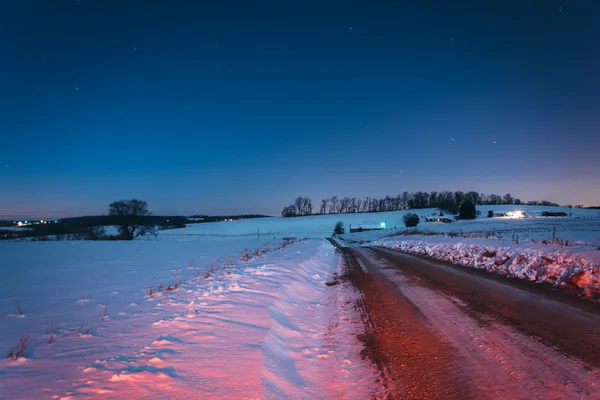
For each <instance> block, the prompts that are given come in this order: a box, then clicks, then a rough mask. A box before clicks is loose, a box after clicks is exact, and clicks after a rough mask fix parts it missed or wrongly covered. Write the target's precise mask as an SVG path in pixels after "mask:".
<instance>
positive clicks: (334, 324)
mask: <svg viewBox="0 0 600 400" xmlns="http://www.w3.org/2000/svg"><path fill="white" fill-rule="evenodd" d="M502 207H505V208H510V209H513V207H511V206H492V207H490V208H493V209H494V210H495V211H498V212H502V211H503V210H502ZM528 208H529V207H521V209H522V210H523V211H526V212H528V213H531V214H533V213H534V212H535V211H536V210H537V211H539V210H551V209H552V208H548V207H536V208H535V209H531V210H529V209H528ZM507 211H508V210H507ZM415 212H416V213H417V214H418V215H420V216H422V217H425V216H428V215H431V214H432V213H434V212H436V213H437V212H439V210H434V209H426V210H416V211H415ZM405 213H406V212H405V211H396V212H385V213H364V214H342V215H325V216H310V217H300V218H286V219H283V218H261V219H248V220H240V221H232V222H216V223H201V224H194V225H191V226H190V227H188V228H184V229H177V230H166V231H160V232H159V235H158V237H157V238H152V239H149V240H145V239H144V240H136V241H133V242H120V241H98V242H87V241H61V242H29V241H4V242H0V270H1V271H2V277H3V279H2V280H0V321H1V322H0V323H1V324H2V325H1V326H2V329H0V350H1V351H3V352H5V353H7V352H8V351H9V349H11V348H12V347H13V346H15V345H17V344H18V343H19V340H20V338H22V337H26V336H27V335H29V338H28V341H27V349H26V351H25V353H24V356H23V357H21V358H19V359H18V360H11V359H2V360H0V398H11V399H12V398H19V399H29V398H31V399H38V398H70V397H85V396H87V397H90V398H97V397H99V396H102V397H107V398H123V397H131V398H142V397H144V398H145V397H148V398H173V397H174V396H175V393H176V394H177V395H176V397H178V398H211V397H225V398H227V397H235V398H273V399H275V398H340V397H341V398H356V399H362V398H369V397H370V396H371V395H373V394H377V393H378V392H379V391H380V390H381V388H380V387H379V384H377V383H376V376H377V374H376V371H375V370H373V369H372V367H371V366H370V365H368V363H367V362H366V361H364V360H362V359H361V357H360V351H361V349H362V346H361V345H360V344H359V343H358V342H357V339H356V334H357V333H361V331H360V329H362V328H361V327H362V325H361V324H360V323H359V320H358V319H357V316H356V314H355V313H356V311H355V310H354V308H353V304H354V302H353V300H354V299H355V298H356V296H357V294H356V293H355V292H354V290H353V289H352V288H350V287H347V286H345V285H338V286H333V287H330V286H327V285H325V282H327V281H330V280H331V279H332V277H333V274H334V272H336V271H337V269H338V267H339V266H338V265H336V262H337V261H336V260H337V258H336V257H335V256H334V250H333V248H332V246H331V245H330V244H329V243H328V242H326V241H324V240H321V239H322V238H324V237H328V236H330V235H331V233H332V231H333V227H334V225H335V223H336V222H337V221H340V220H341V221H343V222H344V224H345V225H346V227H347V228H348V227H349V226H350V225H351V226H352V227H363V228H375V227H379V226H380V225H381V222H385V223H386V225H387V229H385V230H379V231H372V232H364V233H355V234H347V235H344V238H345V239H348V240H349V241H352V242H354V243H355V244H356V243H357V242H359V241H361V240H368V241H370V244H377V245H381V246H386V247H392V248H400V249H401V250H403V251H408V252H413V253H417V254H426V255H429V256H431V257H436V258H439V259H443V260H447V261H452V262H454V263H457V264H461V265H465V266H470V267H475V268H486V269H488V270H493V271H496V272H498V273H502V274H506V275H510V276H515V277H519V278H523V279H528V280H536V281H544V282H550V283H552V284H556V285H575V287H578V288H579V289H580V290H581V293H582V294H584V295H586V296H588V297H594V296H595V294H594V293H595V290H597V289H598V288H600V279H599V276H600V271H599V269H598V261H599V260H600V251H598V250H597V248H596V247H595V246H597V244H596V245H595V244H594V242H596V241H598V240H599V239H600V228H599V224H600V221H599V220H597V219H595V218H596V217H597V210H575V209H574V210H573V214H574V216H575V217H579V219H574V218H573V219H536V218H534V219H521V220H516V219H512V220H511V219H505V218H479V219H477V220H475V221H460V222H457V223H453V224H443V223H421V224H420V225H419V228H421V229H423V228H426V229H428V230H432V231H435V232H437V233H438V235H437V236H414V235H413V236H393V237H385V236H386V235H389V234H391V233H398V232H403V231H405V229H404V228H401V225H402V222H401V220H402V216H403V215H404V214H405ZM486 213H487V211H486V210H485V209H483V210H482V214H483V215H485V214H486ZM394 227H395V228H394ZM443 233H446V234H448V233H449V234H451V235H449V236H448V235H447V236H441V235H440V234H443ZM259 234H260V235H259ZM469 235H471V236H477V237H476V238H465V237H463V236H469ZM450 236H452V237H450ZM486 236H487V238H486ZM515 236H519V238H518V242H519V243H517V241H516V240H514V239H515ZM551 236H554V237H555V239H556V238H563V239H569V240H578V241H585V243H583V242H580V243H576V244H574V245H570V246H560V245H557V244H552V245H550V244H540V240H542V239H547V238H549V237H551ZM284 237H298V238H305V237H306V238H309V239H308V240H305V241H302V242H298V243H295V244H291V245H286V246H285V247H282V246H281V245H280V244H281V243H282V238H284ZM267 242H270V243H271V244H270V246H269V247H268V248H267V247H265V246H266V243H267ZM569 244H571V243H569ZM246 248H247V249H249V250H250V251H252V250H253V249H256V248H258V249H263V250H265V251H264V252H263V253H261V254H259V255H258V256H254V257H244V258H245V261H242V260H240V252H242V251H243V250H244V249H246ZM248 258H250V259H249V260H248ZM501 261H502V262H501ZM211 265H212V269H211ZM207 273H208V274H207ZM178 283H179V284H180V285H177V284H178ZM169 286H170V288H169ZM150 288H151V290H150ZM168 289H175V290H168ZM149 293H151V294H152V296H150V295H149ZM19 310H20V311H19ZM20 313H22V315H20Z"/></svg>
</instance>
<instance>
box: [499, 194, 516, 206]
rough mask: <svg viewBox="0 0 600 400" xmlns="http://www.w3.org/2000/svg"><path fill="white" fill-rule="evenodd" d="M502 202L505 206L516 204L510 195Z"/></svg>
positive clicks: (506, 195)
mask: <svg viewBox="0 0 600 400" xmlns="http://www.w3.org/2000/svg"><path fill="white" fill-rule="evenodd" d="M502 201H503V202H504V204H513V203H514V202H515V200H514V199H513V197H512V195H511V194H510V193H506V194H505V195H504V198H503V199H502Z"/></svg>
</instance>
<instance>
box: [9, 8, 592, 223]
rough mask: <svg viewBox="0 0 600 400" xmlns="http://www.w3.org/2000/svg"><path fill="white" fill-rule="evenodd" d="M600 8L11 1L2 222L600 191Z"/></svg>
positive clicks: (583, 198)
mask: <svg viewBox="0 0 600 400" xmlns="http://www.w3.org/2000/svg"><path fill="white" fill-rule="evenodd" d="M598 49H600V2H598V1H595V0H589V1H583V0H582V1H554V0H539V1H520V0H519V1H513V0H503V1H494V0H490V1H477V0H472V1H449V0H439V1H433V0H431V1H426V0H423V1H416V0H415V1H344V2H342V1H306V0H302V1H242V0H240V1H201V0H187V1H183V0H164V1H126V0H112V1H111V0H102V1H100V0H95V1H92V0H79V1H77V0H69V1H30V0H20V1H4V2H2V13H0V54H1V55H2V56H1V58H0V135H1V136H0V137H1V142H0V166H1V167H2V168H1V169H0V218H1V217H3V216H15V217H16V216H48V217H50V216H68V215H81V214H99V213H103V212H106V210H107V205H108V203H109V202H111V201H113V200H117V199H121V198H132V197H137V198H141V199H145V200H147V201H148V203H149V205H150V208H151V210H152V211H154V212H155V213H157V214H165V213H176V214H191V213H209V214H227V213H245V212H258V213H272V214H277V213H279V211H280V210H281V208H282V207H283V206H284V205H286V204H287V203H288V202H289V201H290V200H292V199H293V198H294V197H296V196H298V195H303V196H310V197H312V198H313V201H314V202H315V203H316V202H317V201H318V199H320V198H321V197H324V196H331V195H338V196H346V195H348V196H361V197H364V196H381V195H385V194H397V193H400V192H402V191H404V190H408V191H413V190H425V191H432V190H438V191H439V190H477V191H480V192H486V193H492V192H493V193H499V194H503V193H506V192H510V193H512V194H513V195H514V196H516V197H520V198H522V199H523V200H533V199H548V200H554V201H558V202H561V203H586V204H592V203H593V204H600V185H599V184H598V183H599V182H600V155H599V153H598V152H599V148H600V74H599V72H598V71H600V51H599V50H598Z"/></svg>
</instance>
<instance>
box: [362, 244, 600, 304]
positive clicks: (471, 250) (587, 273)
mask: <svg viewBox="0 0 600 400" xmlns="http://www.w3.org/2000/svg"><path fill="white" fill-rule="evenodd" d="M368 245H369V246H380V247H386V248H390V249H394V250H400V251H403V252H406V253H410V254H416V255H424V256H428V257H431V258H434V259H437V260H442V261H447V262H451V263H454V264H457V265H461V266H465V267H471V268H477V269H485V270H487V271H490V272H495V273H498V274H500V275H505V276H508V277H512V278H519V279H525V280H528V281H534V282H545V283H548V284H551V285H552V286H556V287H569V288H575V289H577V290H579V291H580V293H581V296H583V297H585V298H588V299H591V300H594V301H599V302H600V251H599V250H598V249H596V248H594V247H590V246H576V245H575V246H559V245H544V244H537V243H530V242H528V243H520V244H519V243H514V242H506V241H500V240H493V239H483V238H478V239H468V238H450V237H446V236H422V235H415V236H411V237H410V239H408V238H407V237H406V236H404V237H389V238H384V239H380V240H376V241H373V242H371V243H369V244H368Z"/></svg>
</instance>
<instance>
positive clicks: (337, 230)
mask: <svg viewBox="0 0 600 400" xmlns="http://www.w3.org/2000/svg"><path fill="white" fill-rule="evenodd" d="M345 232H346V230H345V229H344V223H343V222H342V221H338V222H336V223H335V227H334V228H333V234H334V235H342V234H343V233H345Z"/></svg>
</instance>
